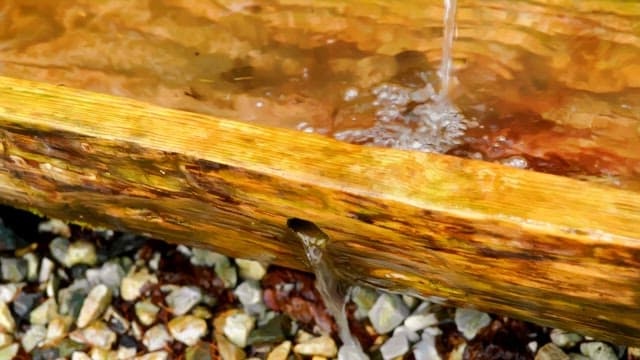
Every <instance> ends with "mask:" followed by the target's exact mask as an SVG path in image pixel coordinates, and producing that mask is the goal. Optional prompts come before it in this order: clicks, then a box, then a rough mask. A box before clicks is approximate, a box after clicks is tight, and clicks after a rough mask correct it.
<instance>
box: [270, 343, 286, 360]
mask: <svg viewBox="0 0 640 360" xmlns="http://www.w3.org/2000/svg"><path fill="white" fill-rule="evenodd" d="M290 352H291V341H289V340H287V341H283V342H282V343H280V344H279V345H278V346H276V347H274V348H273V350H271V352H270V353H269V355H267V360H287V359H288V357H289V353H290Z"/></svg>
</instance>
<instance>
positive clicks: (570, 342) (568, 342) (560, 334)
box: [549, 329, 584, 348]
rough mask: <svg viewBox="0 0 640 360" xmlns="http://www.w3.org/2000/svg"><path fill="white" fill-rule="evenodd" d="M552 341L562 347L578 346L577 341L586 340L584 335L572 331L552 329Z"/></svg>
mask: <svg viewBox="0 0 640 360" xmlns="http://www.w3.org/2000/svg"><path fill="white" fill-rule="evenodd" d="M549 336H550V337H551V341H552V342H553V343H554V344H556V345H557V346H559V347H561V348H572V347H574V346H576V344H577V343H579V342H581V341H582V340H584V338H583V337H582V335H578V334H574V333H570V332H567V331H564V330H560V329H553V330H551V334H550V335H549Z"/></svg>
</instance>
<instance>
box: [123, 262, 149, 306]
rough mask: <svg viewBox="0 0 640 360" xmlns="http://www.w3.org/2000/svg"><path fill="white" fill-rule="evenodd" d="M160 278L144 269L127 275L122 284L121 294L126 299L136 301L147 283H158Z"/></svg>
mask: <svg viewBox="0 0 640 360" xmlns="http://www.w3.org/2000/svg"><path fill="white" fill-rule="evenodd" d="M157 283H158V278H157V277H156V276H155V275H153V274H149V271H148V270H147V269H143V270H141V271H138V272H136V273H134V274H130V275H127V276H126V277H125V278H124V279H122V283H121V284H120V296H121V297H122V299H124V300H125V301H134V300H135V299H137V298H138V297H140V295H142V289H143V288H144V287H145V286H146V285H147V284H157Z"/></svg>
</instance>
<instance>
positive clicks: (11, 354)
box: [0, 343, 20, 360]
mask: <svg viewBox="0 0 640 360" xmlns="http://www.w3.org/2000/svg"><path fill="white" fill-rule="evenodd" d="M18 350H20V344H18V343H13V344H11V345H8V346H5V347H3V348H1V349H0V359H2V360H5V359H6V360H10V359H13V358H15V357H16V355H18Z"/></svg>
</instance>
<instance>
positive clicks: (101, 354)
mask: <svg viewBox="0 0 640 360" xmlns="http://www.w3.org/2000/svg"><path fill="white" fill-rule="evenodd" d="M89 356H91V359H92V360H110V359H113V358H114V356H113V355H112V354H111V352H110V351H109V349H103V348H99V347H94V348H92V349H91V351H90V352H89Z"/></svg>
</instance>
